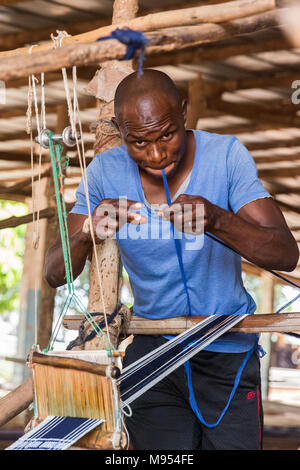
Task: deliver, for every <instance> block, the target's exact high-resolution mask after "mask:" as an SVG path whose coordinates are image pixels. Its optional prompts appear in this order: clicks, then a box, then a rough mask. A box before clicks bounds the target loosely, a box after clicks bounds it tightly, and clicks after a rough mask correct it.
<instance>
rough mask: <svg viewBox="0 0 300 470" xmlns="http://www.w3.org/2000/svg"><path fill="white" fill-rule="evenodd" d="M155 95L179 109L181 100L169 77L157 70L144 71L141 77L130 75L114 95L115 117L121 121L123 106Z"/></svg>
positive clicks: (136, 73)
mask: <svg viewBox="0 0 300 470" xmlns="http://www.w3.org/2000/svg"><path fill="white" fill-rule="evenodd" d="M155 95H157V96H158V97H163V98H165V99H166V100H167V101H168V102H169V103H170V105H172V106H174V107H181V98H180V96H179V93H178V91H177V88H176V86H175V84H174V82H173V81H172V80H171V79H170V77H169V76H168V75H167V74H165V73H163V72H160V71H158V70H152V69H147V70H144V73H143V75H141V76H139V75H138V72H134V73H131V74H130V75H127V77H125V78H124V80H122V81H121V83H120V84H119V86H118V87H117V90H116V93H115V116H116V118H117V120H120V119H122V112H123V110H124V104H126V105H127V107H128V104H130V102H131V101H133V102H134V103H136V102H137V101H138V100H139V99H146V98H147V97H148V96H149V97H151V98H153V97H154V96H155Z"/></svg>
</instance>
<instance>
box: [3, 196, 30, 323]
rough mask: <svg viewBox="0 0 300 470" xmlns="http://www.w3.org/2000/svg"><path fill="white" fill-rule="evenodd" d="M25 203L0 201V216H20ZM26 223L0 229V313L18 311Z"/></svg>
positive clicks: (24, 209) (23, 210) (24, 211)
mask: <svg viewBox="0 0 300 470" xmlns="http://www.w3.org/2000/svg"><path fill="white" fill-rule="evenodd" d="M27 212H28V208H27V205H26V204H22V203H20V202H14V201H0V218H1V219H6V218H8V217H11V216H13V215H14V216H21V215H25V214H27ZM25 233H26V225H19V226H18V227H14V228H8V229H4V230H0V314H3V313H5V312H12V311H18V308H19V285H20V281H21V278H22V271H23V255H24V249H25Z"/></svg>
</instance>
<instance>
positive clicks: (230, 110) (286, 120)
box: [209, 100, 300, 127]
mask: <svg viewBox="0 0 300 470" xmlns="http://www.w3.org/2000/svg"><path fill="white" fill-rule="evenodd" d="M209 107H212V108H213V109H216V110H218V111H220V112H223V113H226V114H229V115H233V116H241V117H244V118H246V119H250V120H251V119H252V120H256V121H260V122H262V123H269V124H277V125H280V126H281V127H298V126H299V125H300V117H299V116H297V115H296V113H294V114H292V115H289V114H284V113H282V114H281V113H280V111H278V112H268V111H265V110H262V108H261V107H260V106H259V105H256V104H252V103H250V102H249V103H247V104H244V103H243V104H241V103H231V102H227V101H223V100H219V101H218V100H216V101H215V102H214V103H209ZM295 111H296V109H295Z"/></svg>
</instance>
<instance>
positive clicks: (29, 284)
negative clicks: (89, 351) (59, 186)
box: [14, 178, 47, 385]
mask: <svg viewBox="0 0 300 470" xmlns="http://www.w3.org/2000/svg"><path fill="white" fill-rule="evenodd" d="M46 183H47V178H44V179H43V180H41V185H40V196H39V198H38V204H39V208H40V210H41V209H44V208H46V207H47V200H46V197H45V189H46ZM26 202H27V203H28V205H29V206H31V199H28V198H27V200H26ZM46 226H47V220H46V219H43V220H41V221H40V222H39V227H38V231H39V245H38V248H37V249H35V248H34V247H33V242H32V240H33V230H34V227H33V223H29V224H28V225H27V229H26V236H25V251H24V258H23V260H24V264H23V274H22V281H21V288H20V319H19V324H18V346H17V354H16V355H17V356H18V357H24V358H26V356H27V354H28V353H29V351H30V348H31V346H32V345H33V344H34V343H35V328H36V324H35V304H37V313H38V309H39V301H40V295H41V280H42V272H43V265H44V250H45V239H46ZM29 374H30V371H29V368H27V367H24V366H22V365H20V364H16V366H15V373H14V383H15V385H18V384H19V383H21V382H23V381H24V380H25V379H27V378H28V376H29Z"/></svg>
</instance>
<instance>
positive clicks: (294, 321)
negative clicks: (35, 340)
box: [63, 313, 300, 335]
mask: <svg viewBox="0 0 300 470" xmlns="http://www.w3.org/2000/svg"><path fill="white" fill-rule="evenodd" d="M83 318H84V317H83V316H82V315H68V316H66V317H65V318H64V320H63V326H64V327H65V328H67V329H70V330H77V329H78V328H79V325H80V323H81V321H82V320H83ZM206 318H207V317H206V316H195V317H188V318H186V317H174V318H166V319H163V320H148V319H145V318H142V317H137V316H132V318H131V321H130V323H129V326H128V328H127V333H128V334H139V335H157V334H159V335H171V334H173V335H177V334H180V333H182V332H183V331H185V330H187V329H188V328H191V327H192V326H194V325H196V324H197V323H199V322H201V321H203V320H205V319H206ZM231 331H239V332H243V333H270V332H282V333H284V332H293V331H300V313H280V314H259V315H249V316H248V317H247V318H245V319H244V320H241V322H240V323H238V324H237V325H236V326H234V327H233V328H232V330H231Z"/></svg>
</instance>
